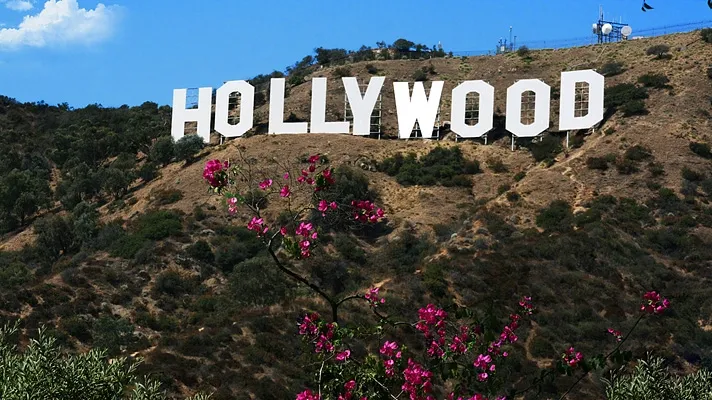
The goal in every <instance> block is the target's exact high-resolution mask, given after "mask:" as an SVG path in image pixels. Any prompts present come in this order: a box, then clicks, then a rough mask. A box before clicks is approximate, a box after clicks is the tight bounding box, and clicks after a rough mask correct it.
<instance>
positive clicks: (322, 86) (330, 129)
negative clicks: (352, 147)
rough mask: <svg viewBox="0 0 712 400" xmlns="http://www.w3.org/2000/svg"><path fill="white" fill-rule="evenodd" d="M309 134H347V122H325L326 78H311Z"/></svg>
mask: <svg viewBox="0 0 712 400" xmlns="http://www.w3.org/2000/svg"><path fill="white" fill-rule="evenodd" d="M310 124H311V127H310V129H309V132H311V133H349V123H348V121H339V122H326V78H312V102H311V122H310Z"/></svg>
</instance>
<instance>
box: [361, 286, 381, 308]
mask: <svg viewBox="0 0 712 400" xmlns="http://www.w3.org/2000/svg"><path fill="white" fill-rule="evenodd" d="M379 290H380V288H377V287H375V288H372V289H369V291H368V293H366V294H365V295H364V296H363V297H364V298H365V299H366V300H367V301H368V303H369V304H370V305H371V307H377V306H378V304H379V303H380V304H385V302H386V299H382V298H380V297H378V291H379Z"/></svg>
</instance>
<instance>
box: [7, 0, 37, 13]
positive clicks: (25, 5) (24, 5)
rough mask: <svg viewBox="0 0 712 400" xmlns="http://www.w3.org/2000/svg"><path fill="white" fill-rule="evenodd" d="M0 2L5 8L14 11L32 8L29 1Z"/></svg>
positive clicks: (9, 0) (11, 0) (8, 0)
mask: <svg viewBox="0 0 712 400" xmlns="http://www.w3.org/2000/svg"><path fill="white" fill-rule="evenodd" d="M2 2H3V3H5V7H7V8H9V9H11V10H15V11H27V10H31V9H32V7H33V5H32V2H31V1H29V0H3V1H2Z"/></svg>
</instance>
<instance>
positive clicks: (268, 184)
mask: <svg viewBox="0 0 712 400" xmlns="http://www.w3.org/2000/svg"><path fill="white" fill-rule="evenodd" d="M271 187H272V179H265V180H263V181H262V182H260V189H262V190H267V189H269V188H271Z"/></svg>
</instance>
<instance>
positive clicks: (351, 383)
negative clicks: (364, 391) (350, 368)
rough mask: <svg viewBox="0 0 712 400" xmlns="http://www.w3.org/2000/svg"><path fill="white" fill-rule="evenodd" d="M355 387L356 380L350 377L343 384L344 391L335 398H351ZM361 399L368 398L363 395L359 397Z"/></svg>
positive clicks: (341, 399) (343, 399) (342, 399)
mask: <svg viewBox="0 0 712 400" xmlns="http://www.w3.org/2000/svg"><path fill="white" fill-rule="evenodd" d="M355 388H356V381H355V380H353V379H351V380H350V381H348V382H346V383H345V384H344V390H345V391H346V393H344V394H340V395H339V397H338V398H337V400H351V399H352V398H353V395H354V393H353V392H354V389H355ZM361 400H368V397H366V396H364V397H361Z"/></svg>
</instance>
